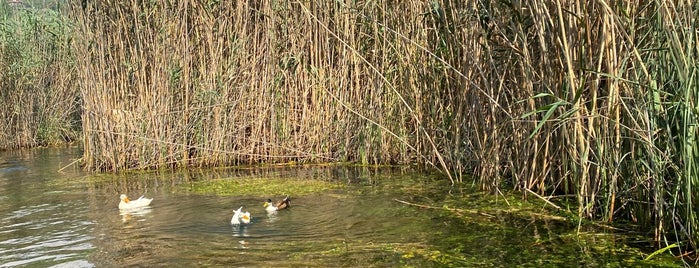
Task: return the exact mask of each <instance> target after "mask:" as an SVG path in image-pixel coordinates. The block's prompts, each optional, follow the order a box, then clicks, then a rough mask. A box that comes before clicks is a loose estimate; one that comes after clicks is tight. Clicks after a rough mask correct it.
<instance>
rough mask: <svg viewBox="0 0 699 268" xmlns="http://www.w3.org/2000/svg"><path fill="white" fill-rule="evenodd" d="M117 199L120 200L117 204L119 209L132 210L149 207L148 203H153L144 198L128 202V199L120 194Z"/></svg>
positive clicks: (149, 199)
mask: <svg viewBox="0 0 699 268" xmlns="http://www.w3.org/2000/svg"><path fill="white" fill-rule="evenodd" d="M119 198H121V202H119V209H134V208H142V207H147V206H148V205H150V202H151V201H153V198H145V197H143V196H141V197H139V198H138V199H136V200H129V198H128V197H127V196H126V195H125V194H122V195H121V196H120V197H119Z"/></svg>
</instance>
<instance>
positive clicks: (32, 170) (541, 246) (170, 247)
mask: <svg viewBox="0 0 699 268" xmlns="http://www.w3.org/2000/svg"><path fill="white" fill-rule="evenodd" d="M79 154H80V152H79V150H76V149H60V150H59V149H41V150H32V151H17V152H0V267H13V266H35V267H126V266H139V267H151V266H158V267H159V266H177V267H200V266H223V267H231V266H232V267H240V266H252V267H260V266H262V267H272V266H282V267H296V266H300V267H338V266H341V267H376V266H379V267H384V266H415V267H425V266H441V265H452V266H464V265H466V266H475V265H478V264H483V265H486V266H511V265H518V264H522V262H524V261H526V262H527V263H528V264H535V263H548V264H556V265H565V264H566V263H568V264H570V263H574V264H576V265H578V264H580V265H583V264H592V265H595V264H604V263H605V262H606V259H605V258H611V259H612V260H615V259H614V258H620V257H617V256H616V255H613V254H609V255H605V254H602V256H603V258H599V257H600V254H598V253H599V250H598V249H596V248H594V247H581V246H579V244H575V241H573V242H572V243H571V242H567V243H569V244H568V245H562V246H559V245H558V244H562V243H563V242H560V243H550V242H549V243H542V242H541V241H540V239H542V237H543V238H544V239H546V237H551V240H549V241H562V239H560V237H561V236H559V235H558V234H556V233H557V232H562V231H565V228H568V227H566V225H565V224H564V225H563V226H562V228H561V227H555V226H554V227H551V226H553V225H547V224H540V223H538V222H534V220H532V221H531V222H522V221H510V220H502V219H501V218H503V217H502V216H501V215H496V216H497V217H495V218H487V219H478V218H475V216H474V217H472V218H471V219H470V220H463V219H464V218H466V219H469V217H467V216H466V217H464V216H463V215H462V218H456V217H453V215H451V214H446V215H445V211H446V210H440V209H424V208H418V207H413V206H407V205H405V204H403V203H398V202H395V201H394V199H401V200H412V201H413V202H420V201H421V200H423V201H424V200H428V202H432V203H438V202H439V201H438V200H440V199H439V198H448V196H447V195H440V196H427V195H424V194H422V193H419V192H415V193H413V192H414V191H412V190H411V189H415V188H421V187H423V186H425V183H431V182H428V180H427V179H425V177H424V176H416V175H411V176H408V175H405V174H403V175H398V176H392V175H387V174H392V172H396V170H381V171H379V170H376V169H369V168H296V169H237V170H200V169H194V170H188V171H183V172H177V173H167V172H151V173H139V174H129V175H91V176H86V175H85V174H83V173H82V172H81V171H80V170H79V169H76V168H74V169H71V168H67V169H64V171H63V172H57V170H59V169H61V168H62V167H64V166H65V165H67V164H68V163H71V162H72V161H73V160H72V159H70V158H73V157H76V156H78V155H79ZM400 172H401V170H397V173H400ZM287 175H290V176H292V177H303V178H315V179H320V180H327V181H332V182H335V183H341V184H343V185H347V187H346V188H343V189H338V190H332V191H327V192H322V193H317V194H309V195H304V196H292V198H293V199H294V202H293V204H292V206H291V207H289V208H288V209H285V210H281V211H278V212H272V213H268V212H267V211H266V210H265V209H264V207H263V202H264V200H266V199H267V198H268V197H258V196H233V197H220V196H214V195H195V194H190V193H188V192H187V191H186V190H183V189H186V186H187V185H189V183H191V182H192V181H197V180H209V179H218V178H233V179H234V178H235V177H237V176H253V177H255V176H260V177H267V178H269V177H278V178H280V179H284V178H288V176H287ZM432 184H434V183H432ZM387 185H398V186H402V187H403V191H395V190H394V191H391V190H390V189H391V187H394V186H391V187H386V186H387ZM121 193H125V194H128V195H131V196H141V195H147V196H148V197H152V198H153V202H152V203H151V204H150V206H148V207H145V208H142V209H137V210H130V211H121V210H119V209H118V208H117V205H118V202H119V199H118V197H119V195H120V194H121ZM282 194H283V193H280V196H281V195H282ZM240 206H243V210H244V211H249V212H250V213H251V215H252V220H251V223H250V224H243V225H231V224H230V220H231V217H232V216H233V210H234V209H237V208H239V207H240ZM498 220H500V222H497V221H498ZM489 221H490V222H489ZM493 221H495V222H493ZM503 222H507V224H512V226H506V225H505V224H503ZM570 229H574V227H570ZM556 239H558V240H556ZM523 252H531V253H529V255H523ZM591 253H592V254H591ZM581 255H582V256H592V257H588V258H583V259H580V256H581ZM415 256H423V258H416V257H415ZM552 258H559V259H557V262H553V261H551V260H550V259H552Z"/></svg>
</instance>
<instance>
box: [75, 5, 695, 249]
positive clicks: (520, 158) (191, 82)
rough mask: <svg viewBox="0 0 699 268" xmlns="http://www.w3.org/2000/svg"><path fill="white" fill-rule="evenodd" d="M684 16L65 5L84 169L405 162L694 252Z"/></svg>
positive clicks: (502, 9)
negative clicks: (565, 207)
mask: <svg viewBox="0 0 699 268" xmlns="http://www.w3.org/2000/svg"><path fill="white" fill-rule="evenodd" d="M698 10H699V7H697V5H696V4H693V3H692V2H691V1H672V2H668V1H638V0H637V1H626V2H612V1H604V0H601V1H538V0H535V1H451V0H445V1H430V2H425V1H397V2H391V3H386V2H381V1H373V2H372V1H265V0H262V1H249V2H236V1H233V2H231V3H228V2H227V3H225V4H224V3H219V2H218V1H187V0H184V1H150V2H146V1H136V0H127V1H96V2H91V3H88V5H87V6H84V7H79V8H77V9H76V15H77V18H79V22H78V25H79V27H80V30H79V37H78V38H77V39H76V40H77V41H78V42H77V43H76V52H77V55H80V57H78V60H77V64H78V74H79V77H80V79H79V87H80V88H81V90H82V96H83V101H84V109H85V112H84V116H83V128H84V134H85V135H84V137H85V140H84V144H85V155H84V161H85V165H86V166H87V167H88V168H90V169H95V170H120V169H130V168H156V167H162V166H209V165H226V164H235V163H265V162H287V161H298V162H319V161H354V162H361V163H367V164H378V163H417V164H420V165H425V166H436V167H438V168H440V169H442V170H443V171H444V172H445V173H446V174H450V175H454V177H453V178H454V180H457V181H461V180H463V179H464V177H462V174H466V173H470V172H473V173H475V174H476V175H477V178H478V180H477V181H478V182H479V183H480V185H481V186H482V187H483V188H484V189H488V190H491V191H495V190H497V189H499V188H502V187H512V188H515V189H527V190H531V191H533V192H535V193H537V194H539V195H541V196H548V197H551V198H555V197H557V196H559V195H560V196H563V195H567V194H574V195H575V196H576V197H577V203H578V215H579V217H580V219H583V218H599V219H607V220H609V221H615V220H618V219H620V218H621V219H625V220H629V221H635V222H639V223H641V224H642V225H644V226H654V227H655V229H656V234H657V235H656V239H657V241H658V242H659V243H660V241H672V240H689V241H692V242H691V243H694V244H691V243H690V245H692V247H696V242H697V240H699V239H697V238H698V235H697V215H696V213H695V212H693V209H694V208H696V202H697V201H696V200H697V198H699V196H697V193H698V192H699V191H697V190H698V189H697V185H699V182H698V181H697V179H696V178H697V177H696V174H697V172H696V171H697V169H696V166H695V165H693V163H696V159H697V155H699V154H698V153H697V149H696V148H697V145H695V144H693V143H692V142H694V141H696V136H697V130H696V121H697V120H696V117H697V112H696V108H693V107H697V103H696V101H697V97H696V96H697V90H696V84H697V80H698V79H697V74H696V70H697V69H696V67H697V64H696V55H697V34H696V28H697V26H696V25H695V22H694V21H696V14H697V11H698ZM687 146H689V149H687ZM692 176H694V177H692ZM524 192H525V193H526V192H527V191H524ZM671 236H674V237H671ZM684 249H686V247H685V248H683V250H684Z"/></svg>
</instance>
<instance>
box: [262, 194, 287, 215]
mask: <svg viewBox="0 0 699 268" xmlns="http://www.w3.org/2000/svg"><path fill="white" fill-rule="evenodd" d="M290 205H291V198H290V197H288V196H287V197H285V198H284V199H282V200H279V201H277V202H275V203H272V199H267V202H265V204H264V207H265V210H267V211H268V212H272V211H277V210H281V209H285V208H288V207H289V206H290Z"/></svg>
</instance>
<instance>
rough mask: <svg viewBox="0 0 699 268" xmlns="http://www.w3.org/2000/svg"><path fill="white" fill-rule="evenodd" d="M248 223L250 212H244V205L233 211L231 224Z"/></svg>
mask: <svg viewBox="0 0 699 268" xmlns="http://www.w3.org/2000/svg"><path fill="white" fill-rule="evenodd" d="M241 223H244V224H248V223H250V212H247V211H245V213H243V207H240V208H238V210H234V211H233V218H231V224H236V225H238V224H241Z"/></svg>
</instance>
